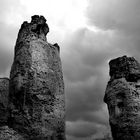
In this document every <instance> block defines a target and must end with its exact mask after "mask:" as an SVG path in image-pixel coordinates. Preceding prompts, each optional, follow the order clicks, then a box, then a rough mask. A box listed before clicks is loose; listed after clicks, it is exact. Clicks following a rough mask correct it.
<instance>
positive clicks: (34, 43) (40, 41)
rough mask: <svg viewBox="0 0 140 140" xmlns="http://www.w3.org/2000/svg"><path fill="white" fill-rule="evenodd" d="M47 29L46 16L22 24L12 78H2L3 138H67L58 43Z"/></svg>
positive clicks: (0, 122) (0, 134) (0, 113)
mask: <svg viewBox="0 0 140 140" xmlns="http://www.w3.org/2000/svg"><path fill="white" fill-rule="evenodd" d="M48 32H49V27H48V25H47V23H46V19H45V18H44V17H43V16H38V15H35V16H32V20H31V23H28V22H24V23H23V24H22V26H21V29H20V31H19V34H18V38H17V42H16V46H15V56H14V62H13V65H12V68H11V72H10V80H9V79H7V78H1V79H0V97H1V98H0V140H65V96H64V82H63V74H62V67H61V60H60V56H59V46H58V44H54V45H52V44H50V43H48V42H47V39H46V35H47V33H48Z"/></svg>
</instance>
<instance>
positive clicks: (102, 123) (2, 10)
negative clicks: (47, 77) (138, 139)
mask: <svg viewBox="0 0 140 140" xmlns="http://www.w3.org/2000/svg"><path fill="white" fill-rule="evenodd" d="M34 14H39V15H44V16H45V17H46V19H47V23H48V25H49V27H50V33H49V34H48V37H47V38H48V41H49V42H51V43H55V42H57V43H58V44H59V45H60V47H61V59H62V65H63V71H64V80H65V93H66V104H67V106H66V108H67V114H66V130H67V138H68V139H67V140H91V139H92V138H94V137H99V136H101V135H103V134H105V133H106V132H107V131H109V126H108V111H107V107H106V105H105V104H104V103H103V96H104V91H105V88H106V84H107V81H108V80H109V75H108V72H109V68H108V62H109V60H110V59H112V58H116V57H119V56H122V55H128V56H134V57H135V58H136V59H137V60H139V61H140V55H139V53H140V0H59V1H58V0H0V76H1V77H3V76H9V71H10V67H11V64H12V61H13V53H14V45H15V41H16V38H17V33H18V30H19V28H20V25H21V24H22V22H23V21H26V20H27V21H30V17H31V16H32V15H34Z"/></svg>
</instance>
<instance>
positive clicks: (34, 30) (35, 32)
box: [17, 15, 49, 43]
mask: <svg viewBox="0 0 140 140" xmlns="http://www.w3.org/2000/svg"><path fill="white" fill-rule="evenodd" d="M48 32H49V27H48V24H47V23H46V19H45V17H44V16H39V15H34V16H32V17H31V22H30V23H28V22H27V21H24V22H23V24H22V25H21V28H20V31H19V34H18V39H17V43H18V42H20V40H21V38H22V40H24V39H25V40H36V39H42V40H45V41H46V35H47V33H48Z"/></svg>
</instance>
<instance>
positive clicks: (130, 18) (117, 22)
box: [87, 0, 140, 34]
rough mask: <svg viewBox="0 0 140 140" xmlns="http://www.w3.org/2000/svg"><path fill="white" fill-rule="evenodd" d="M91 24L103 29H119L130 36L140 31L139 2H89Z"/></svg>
mask: <svg viewBox="0 0 140 140" xmlns="http://www.w3.org/2000/svg"><path fill="white" fill-rule="evenodd" d="M87 10H88V11H87V13H88V17H89V21H90V23H92V24H94V25H96V26H98V27H100V28H103V29H119V30H121V31H127V32H129V33H130V34H132V32H137V30H139V29H140V26H139V25H140V18H139V15H140V1H139V0H135V1H132V0H123V1H122V0H113V1H112V0H106V1H105V2H103V1H102V0H89V6H88V8H87Z"/></svg>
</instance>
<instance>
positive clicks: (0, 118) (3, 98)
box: [0, 78, 9, 127]
mask: <svg viewBox="0 0 140 140" xmlns="http://www.w3.org/2000/svg"><path fill="white" fill-rule="evenodd" d="M8 96H9V79H8V78H0V127H1V126H3V125H7V117H8V111H7V107H8Z"/></svg>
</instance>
